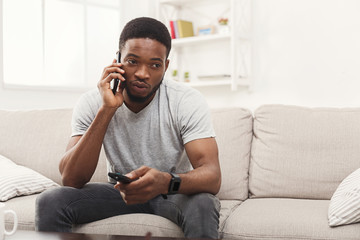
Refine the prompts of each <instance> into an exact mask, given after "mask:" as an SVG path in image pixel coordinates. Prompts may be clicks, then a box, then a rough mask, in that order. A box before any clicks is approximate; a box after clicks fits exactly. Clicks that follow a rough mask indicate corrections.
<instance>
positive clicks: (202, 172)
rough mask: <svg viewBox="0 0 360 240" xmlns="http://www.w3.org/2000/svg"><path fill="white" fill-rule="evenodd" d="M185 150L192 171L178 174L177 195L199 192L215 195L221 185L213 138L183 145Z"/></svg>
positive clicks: (215, 145)
mask: <svg viewBox="0 0 360 240" xmlns="http://www.w3.org/2000/svg"><path fill="white" fill-rule="evenodd" d="M185 150H186V153H187V155H188V157H189V160H190V162H191V164H192V166H193V168H194V170H192V171H190V172H188V173H184V174H179V176H180V178H181V185H180V189H179V193H182V194H195V193H200V192H206V193H212V194H214V195H215V194H217V193H218V192H219V189H220V185H221V171H220V164H219V158H218V148H217V144H216V140H215V138H202V139H197V140H193V141H190V142H188V143H186V144H185Z"/></svg>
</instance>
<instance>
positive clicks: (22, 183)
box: [0, 155, 59, 202]
mask: <svg viewBox="0 0 360 240" xmlns="http://www.w3.org/2000/svg"><path fill="white" fill-rule="evenodd" d="M56 186H59V185H58V184H57V183H55V182H53V181H52V180H50V179H48V178H47V177H44V176H43V175H41V174H39V173H38V172H36V171H34V170H32V169H30V168H27V167H24V166H19V165H17V164H15V163H14V162H12V161H11V160H10V159H8V158H6V157H4V156H2V155H0V202H1V201H7V200H9V199H11V198H13V197H16V196H22V195H31V194H35V193H40V192H43V191H45V190H46V189H49V188H51V187H56Z"/></svg>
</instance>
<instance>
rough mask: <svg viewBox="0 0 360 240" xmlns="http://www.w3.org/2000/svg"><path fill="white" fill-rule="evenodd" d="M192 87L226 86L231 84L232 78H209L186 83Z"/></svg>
mask: <svg viewBox="0 0 360 240" xmlns="http://www.w3.org/2000/svg"><path fill="white" fill-rule="evenodd" d="M185 84H186V85H189V86H191V87H203V86H226V85H231V80H208V81H200V80H199V81H194V82H188V83H185Z"/></svg>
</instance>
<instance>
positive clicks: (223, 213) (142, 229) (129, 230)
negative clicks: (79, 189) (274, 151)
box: [5, 194, 241, 238]
mask: <svg viewBox="0 0 360 240" xmlns="http://www.w3.org/2000/svg"><path fill="white" fill-rule="evenodd" d="M38 195H39V194H35V195H30V196H22V197H16V198H13V199H11V200H9V201H7V202H6V203H5V206H6V208H7V209H12V210H14V211H15V212H16V214H17V216H18V229H19V230H30V231H34V230H35V201H36V198H37V196H38ZM240 204H241V201H235V200H223V201H221V209H220V223H219V231H220V232H221V231H222V229H223V228H224V226H225V223H226V221H227V219H228V217H229V216H230V214H231V212H232V211H233V210H234V209H236V207H237V206H239V205H240ZM12 222H13V220H12V218H11V216H10V215H7V216H6V219H5V225H6V228H7V229H11V228H12ZM74 232H78V233H94V234H115V235H139V236H142V235H144V236H145V234H146V233H147V232H151V233H152V235H153V236H159V237H179V238H183V237H184V234H183V232H182V230H181V228H180V227H178V226H177V225H176V224H174V223H173V222H171V221H169V220H167V219H166V218H163V217H160V216H156V215H150V214H127V215H122V216H116V217H111V218H107V219H103V220H99V221H95V222H92V223H88V224H82V225H77V226H76V227H75V228H74Z"/></svg>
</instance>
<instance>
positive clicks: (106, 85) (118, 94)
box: [98, 59, 125, 109]
mask: <svg viewBox="0 0 360 240" xmlns="http://www.w3.org/2000/svg"><path fill="white" fill-rule="evenodd" d="M122 66H123V65H122V64H121V63H118V62H117V60H116V59H114V60H113V62H112V64H111V65H109V66H107V67H105V68H104V71H103V73H102V76H101V79H100V81H99V83H98V88H99V91H100V94H101V96H102V99H103V106H104V107H109V108H115V109H117V108H118V107H120V106H121V105H122V104H123V103H124V97H123V94H122V93H123V90H124V89H123V84H121V83H122V82H124V81H125V78H124V76H123V74H124V73H125V71H124V69H122V68H121V67H122ZM116 79H118V80H119V83H120V84H118V85H120V87H118V86H117V87H116V88H115V90H114V91H113V90H112V88H111V82H112V81H114V82H115V80H116ZM114 93H115V94H114Z"/></svg>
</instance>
